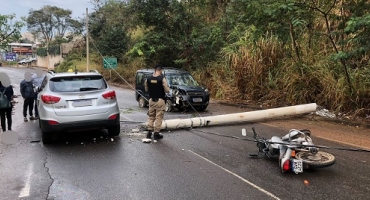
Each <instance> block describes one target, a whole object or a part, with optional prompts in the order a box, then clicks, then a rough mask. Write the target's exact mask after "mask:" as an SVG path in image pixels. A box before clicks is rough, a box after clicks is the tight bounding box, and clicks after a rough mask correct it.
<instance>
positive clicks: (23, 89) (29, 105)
mask: <svg viewBox="0 0 370 200" xmlns="http://www.w3.org/2000/svg"><path fill="white" fill-rule="evenodd" d="M43 78H44V77H43V75H42V72H41V71H37V73H36V74H33V75H32V74H31V73H30V72H26V73H25V75H24V79H23V80H22V82H21V83H20V93H21V95H22V98H23V117H24V121H25V122H27V121H28V119H27V110H28V114H29V116H30V117H29V119H30V120H37V119H39V113H38V110H37V105H36V99H37V95H38V88H39V87H40V86H41V83H42V81H43ZM0 93H2V94H3V95H4V97H5V98H7V100H8V101H9V104H10V105H9V106H7V107H5V108H0V118H1V129H2V131H3V132H5V131H6V130H8V131H11V130H12V112H13V108H14V103H15V101H14V100H13V99H14V97H15V96H14V90H13V86H12V85H9V86H7V87H5V86H4V85H3V84H2V83H1V81H0ZM33 111H35V116H33Z"/></svg>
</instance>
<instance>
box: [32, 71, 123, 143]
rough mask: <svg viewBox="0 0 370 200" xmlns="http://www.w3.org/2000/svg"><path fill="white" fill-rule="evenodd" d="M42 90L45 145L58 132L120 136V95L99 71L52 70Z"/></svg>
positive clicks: (40, 102)
mask: <svg viewBox="0 0 370 200" xmlns="http://www.w3.org/2000/svg"><path fill="white" fill-rule="evenodd" d="M38 91H39V94H38V96H37V108H38V111H39V117H40V119H39V126H40V128H41V131H42V141H43V143H45V144H46V143H50V142H52V140H53V133H54V132H71V131H82V130H90V129H108V133H109V135H111V136H118V135H119V133H120V131H121V129H120V112H119V107H118V104H117V97H116V92H115V91H114V90H113V89H111V88H109V86H108V84H107V82H106V81H105V80H104V78H103V76H102V75H101V74H99V73H98V72H97V71H91V72H69V73H55V72H54V71H49V72H48V74H47V75H46V76H45V78H44V80H43V82H42V85H41V87H40V88H39V89H38Z"/></svg>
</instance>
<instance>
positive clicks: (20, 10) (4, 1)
mask: <svg viewBox="0 0 370 200" xmlns="http://www.w3.org/2000/svg"><path fill="white" fill-rule="evenodd" d="M45 5H51V6H57V7H59V8H63V9H69V10H71V11H72V18H75V19H77V18H84V17H85V14H86V8H88V10H89V12H92V11H93V7H94V6H93V5H92V4H91V3H90V0H1V3H0V13H1V14H2V15H8V14H15V15H16V18H17V19H20V18H21V17H22V16H24V17H27V16H28V12H29V11H30V9H34V10H39V9H40V8H42V7H43V6H45ZM22 32H27V27H24V28H23V29H22Z"/></svg>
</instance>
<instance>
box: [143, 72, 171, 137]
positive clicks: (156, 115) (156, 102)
mask: <svg viewBox="0 0 370 200" xmlns="http://www.w3.org/2000/svg"><path fill="white" fill-rule="evenodd" d="M162 70H163V67H162V66H161V65H156V66H155V67H154V73H153V75H150V76H148V78H147V79H146V81H145V91H147V92H149V110H148V126H147V130H148V133H147V135H146V137H147V138H148V139H151V138H152V132H154V136H153V138H154V139H155V140H158V139H162V138H163V135H162V134H160V133H159V132H160V130H161V126H162V120H163V116H164V111H165V109H166V103H165V98H166V93H168V92H169V91H170V88H169V86H168V83H167V81H166V79H165V78H164V76H163V75H162Z"/></svg>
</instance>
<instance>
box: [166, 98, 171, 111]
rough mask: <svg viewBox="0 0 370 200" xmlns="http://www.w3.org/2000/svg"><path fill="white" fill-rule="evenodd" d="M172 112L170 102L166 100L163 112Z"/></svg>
mask: <svg viewBox="0 0 370 200" xmlns="http://www.w3.org/2000/svg"><path fill="white" fill-rule="evenodd" d="M172 110H173V107H172V101H171V100H166V109H165V111H166V112H171V111H172Z"/></svg>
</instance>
